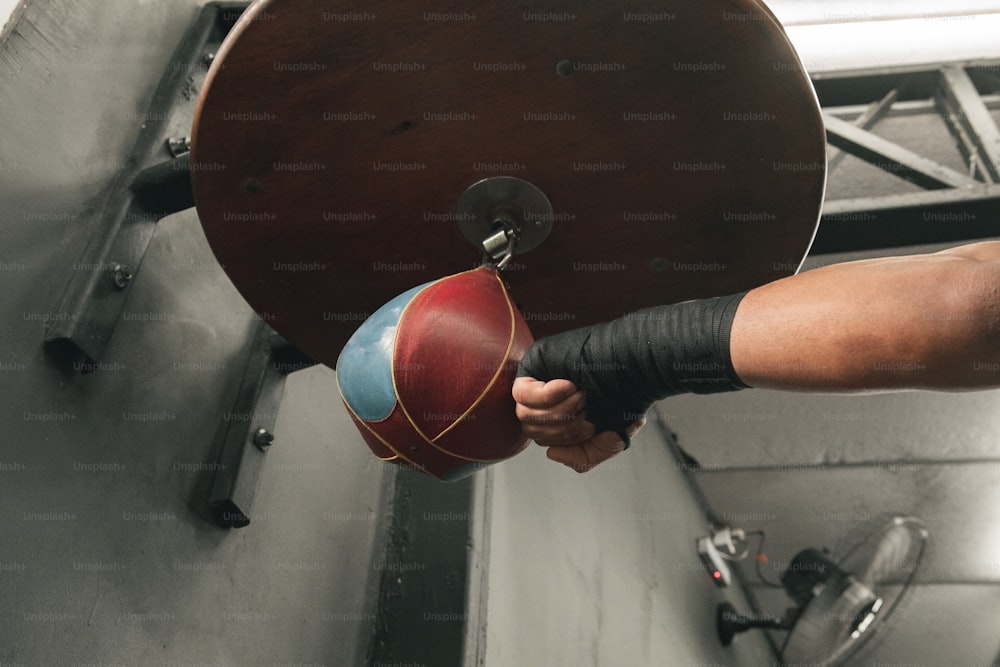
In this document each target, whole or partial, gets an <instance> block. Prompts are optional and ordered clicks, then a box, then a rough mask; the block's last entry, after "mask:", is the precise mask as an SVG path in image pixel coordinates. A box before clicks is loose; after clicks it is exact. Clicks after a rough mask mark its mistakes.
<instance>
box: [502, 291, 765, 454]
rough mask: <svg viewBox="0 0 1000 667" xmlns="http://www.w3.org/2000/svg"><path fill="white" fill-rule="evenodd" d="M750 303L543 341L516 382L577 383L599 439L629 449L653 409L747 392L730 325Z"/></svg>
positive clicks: (704, 307) (730, 299) (666, 312)
mask: <svg viewBox="0 0 1000 667" xmlns="http://www.w3.org/2000/svg"><path fill="white" fill-rule="evenodd" d="M745 295H746V292H741V293H739V294H733V295H731V296H724V297H717V298H714V299H699V300H695V301H685V302H683V303H678V304H674V305H670V306H657V307H655V308H646V309H645V310H640V311H636V312H634V313H630V314H628V315H625V316H624V317H620V318H618V319H617V320H614V321H612V322H607V323H605V324H598V325H596V326H592V327H584V328H582V329H574V330H572V331H567V332H565V333H561V334H557V335H555V336H550V337H547V338H542V339H540V340H538V341H537V342H535V344H534V345H532V346H531V347H530V348H528V351H527V352H526V353H525V355H524V358H523V359H522V360H521V363H520V364H519V366H518V370H517V374H518V376H530V377H533V378H536V379H538V380H545V381H548V380H554V379H557V378H564V379H567V380H570V381H572V382H573V383H574V384H575V385H576V386H577V388H578V389H582V390H584V391H585V392H586V394H587V420H588V421H590V422H591V423H592V424H594V426H595V427H596V428H597V430H598V432H600V431H615V432H617V433H618V434H619V435H621V436H622V439H623V440H624V442H625V444H626V446H627V445H628V444H629V439H628V435H627V433H626V429H627V427H628V426H629V425H630V424H632V423H634V422H636V421H639V420H640V419H642V417H643V415H645V414H646V411H647V410H649V408H650V406H652V404H653V402H654V401H658V400H660V399H662V398H666V397H668V396H673V395H675V394H683V393H695V394H713V393H718V392H724V391H736V390H738V389H745V388H747V385H746V384H744V383H743V382H742V381H741V380H740V378H739V377H738V376H737V375H736V372H735V371H734V370H733V363H732V359H731V358H730V355H729V333H730V331H731V329H732V326H733V317H734V316H735V315H736V308H737V306H739V303H740V301H741V300H742V299H743V297H744V296H745Z"/></svg>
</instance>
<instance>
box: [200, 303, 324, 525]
mask: <svg viewBox="0 0 1000 667" xmlns="http://www.w3.org/2000/svg"><path fill="white" fill-rule="evenodd" d="M314 365H316V362H315V361H313V360H312V359H310V358H308V357H306V356H305V355H303V354H302V353H301V352H299V351H298V350H297V349H295V348H294V347H292V346H290V345H289V344H288V342H287V341H285V339H284V338H282V337H281V336H279V335H278V334H277V333H275V331H274V330H273V329H271V328H270V327H269V326H267V325H266V324H265V323H264V322H263V321H259V322H258V325H257V328H256V332H255V334H254V337H253V341H252V342H251V344H250V352H249V354H248V356H247V363H246V366H245V368H244V371H243V379H242V381H241V382H240V388H239V390H238V391H237V392H236V400H235V402H234V404H233V407H232V409H231V410H230V411H229V412H228V413H226V415H225V417H224V427H223V428H222V429H220V431H219V436H218V441H217V442H216V445H215V447H213V450H212V451H215V452H218V456H217V458H216V460H215V463H214V465H212V466H211V467H212V470H213V476H212V484H211V488H210V490H209V495H208V506H209V510H210V511H211V513H212V516H213V518H214V519H215V520H216V522H218V523H219V525H221V526H223V527H225V528H243V527H245V526H247V525H249V523H250V519H251V516H252V513H251V509H252V508H253V499H254V496H255V495H256V493H257V486H258V485H259V483H260V477H261V474H262V472H263V467H264V463H265V461H266V459H267V451H268V449H269V448H270V447H271V446H272V445H273V444H274V443H275V442H276V440H275V436H274V424H275V422H276V421H277V417H278V407H279V406H280V405H281V397H282V395H283V394H284V391H285V380H286V379H287V378H288V375H289V374H290V373H293V372H295V371H298V370H302V369H304V368H309V367H310V366H314Z"/></svg>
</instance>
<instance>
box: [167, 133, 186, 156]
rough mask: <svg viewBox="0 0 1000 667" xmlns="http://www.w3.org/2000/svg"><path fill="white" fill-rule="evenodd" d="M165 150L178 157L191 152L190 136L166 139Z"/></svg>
mask: <svg viewBox="0 0 1000 667" xmlns="http://www.w3.org/2000/svg"><path fill="white" fill-rule="evenodd" d="M167 150H169V151H170V155H171V156H172V157H180V156H181V155H185V154H187V153H190V152H191V139H190V137H170V138H169V139H167Z"/></svg>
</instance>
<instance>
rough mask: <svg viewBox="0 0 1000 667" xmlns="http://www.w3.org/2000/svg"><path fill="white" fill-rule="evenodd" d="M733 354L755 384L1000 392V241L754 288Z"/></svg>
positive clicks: (736, 325) (737, 326) (737, 324)
mask: <svg viewBox="0 0 1000 667" xmlns="http://www.w3.org/2000/svg"><path fill="white" fill-rule="evenodd" d="M731 351H732V360H733V365H734V368H735V370H736V372H737V374H738V375H739V376H740V378H742V379H743V381H744V382H746V383H747V384H749V385H750V386H753V387H764V388H773V389H789V390H816V391H859V390H879V389H905V388H908V389H945V390H947V389H974V388H983V387H992V386H1000V242H988V243H979V244H975V245H969V246H964V247H961V248H955V249H952V250H949V251H945V252H941V253H935V254H931V255H916V256H910V257H895V258H887V259H875V260H864V261H860V262H849V263H845V264H836V265H832V266H828V267H824V268H821V269H816V270H813V271H807V272H804V273H801V274H799V275H796V276H791V277H789V278H785V279H783V280H779V281H776V282H774V283H770V284H768V285H764V286H762V287H759V288H757V289H754V290H752V291H751V292H750V293H749V294H747V296H746V297H745V298H744V300H743V302H742V303H741V304H740V306H739V310H738V311H737V313H736V317H735V319H734V321H733V329H732V338H731Z"/></svg>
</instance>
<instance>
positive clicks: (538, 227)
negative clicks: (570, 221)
mask: <svg viewBox="0 0 1000 667" xmlns="http://www.w3.org/2000/svg"><path fill="white" fill-rule="evenodd" d="M553 217H554V216H553V213H552V204H551V203H549V199H548V197H546V196H545V193H543V192H542V191H541V190H539V189H538V188H537V187H535V186H534V185H532V184H531V183H529V182H528V181H525V180H523V179H520V178H515V177H513V176H493V177H491V178H484V179H483V180H481V181H477V182H475V183H473V184H472V185H470V186H469V187H468V188H466V190H465V192H463V193H462V196H461V197H459V199H458V226H459V229H461V230H462V235H463V236H465V238H466V239H468V240H469V242H471V243H472V244H473V245H475V246H476V247H477V248H479V249H481V250H483V251H484V252H485V253H486V257H487V259H486V260H485V261H486V262H491V263H495V264H496V267H497V268H498V269H502V268H503V267H504V266H506V264H507V262H509V261H510V258H511V257H513V256H514V255H515V254H517V253H522V252H527V251H528V250H531V249H532V248H536V247H538V245H539V244H540V243H541V242H542V241H544V240H545V239H546V238H547V237H548V235H549V232H551V231H552V220H553Z"/></svg>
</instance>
